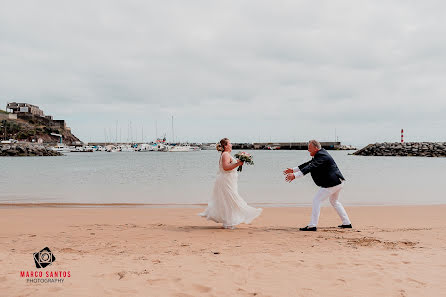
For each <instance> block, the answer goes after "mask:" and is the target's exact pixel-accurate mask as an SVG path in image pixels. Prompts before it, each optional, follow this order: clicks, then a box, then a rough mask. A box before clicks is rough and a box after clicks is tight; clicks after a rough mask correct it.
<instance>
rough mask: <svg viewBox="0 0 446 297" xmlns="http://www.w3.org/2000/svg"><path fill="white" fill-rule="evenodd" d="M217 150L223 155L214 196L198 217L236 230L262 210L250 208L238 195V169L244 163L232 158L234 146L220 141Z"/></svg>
mask: <svg viewBox="0 0 446 297" xmlns="http://www.w3.org/2000/svg"><path fill="white" fill-rule="evenodd" d="M217 150H218V151H221V152H222V153H221V156H220V160H219V166H218V167H219V170H218V174H217V180H216V181H215V185H214V191H213V195H212V197H211V198H210V199H209V202H208V207H207V208H206V210H205V211H204V212H202V213H199V214H198V215H200V216H202V217H205V218H207V219H208V220H212V221H214V222H216V223H222V224H223V228H225V229H234V228H235V226H236V225H238V224H241V223H246V224H249V223H251V222H252V221H253V220H254V219H255V218H257V217H258V216H259V215H260V214H261V213H262V209H261V208H254V207H251V206H249V205H248V204H246V202H245V200H243V198H242V197H240V195H239V193H238V185H237V178H238V173H237V170H236V168H237V167H239V166H241V165H243V162H242V161H238V160H237V159H235V158H234V157H232V156H231V154H230V153H231V151H232V144H231V142H230V141H229V139H227V138H223V139H222V140H220V143H219V144H217Z"/></svg>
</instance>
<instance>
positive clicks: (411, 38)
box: [0, 1, 446, 144]
mask: <svg viewBox="0 0 446 297" xmlns="http://www.w3.org/2000/svg"><path fill="white" fill-rule="evenodd" d="M444 6H445V4H444V3H442V2H423V3H421V2H420V3H407V2H402V1H392V2H389V3H386V4H385V5H384V4H383V3H379V2H376V1H361V2H356V1H336V2H333V1H317V2H307V1H282V2H280V3H274V4H273V3H272V2H269V1H224V2H216V1H215V2H211V1H188V2H187V3H186V2H184V1H176V2H162V3H160V2H155V1H145V2H143V1H125V2H121V1H99V2H91V1H76V2H68V1H66V2H65V1H39V2H31V1H30V2H27V3H26V5H24V4H23V3H21V2H10V3H7V4H5V5H3V9H2V10H1V11H0V66H1V69H2V71H1V72H0V104H2V105H5V104H6V101H9V100H17V101H26V102H30V103H33V104H36V105H39V106H41V107H42V108H43V109H44V110H45V111H46V112H47V113H52V114H53V115H54V116H55V117H57V118H62V117H64V118H67V119H68V120H69V125H70V126H71V127H72V129H73V131H74V132H75V134H77V135H78V136H79V137H80V138H82V139H84V140H89V139H91V138H92V139H103V137H104V133H103V131H104V128H106V129H109V128H110V126H111V127H115V122H116V120H119V121H120V122H121V123H124V124H123V125H124V126H125V125H127V124H126V123H128V122H129V121H130V120H132V121H135V122H138V123H144V124H141V125H146V128H145V130H147V131H153V130H154V129H153V125H154V124H153V122H154V121H155V120H159V122H165V123H168V121H169V118H170V116H171V115H175V117H176V119H177V121H178V125H181V126H180V127H181V128H179V131H181V132H179V135H183V137H184V138H188V139H193V140H198V141H199V140H201V139H203V140H206V139H219V138H220V137H221V135H232V136H233V137H234V138H235V139H237V140H238V141H251V139H255V140H256V141H257V140H258V138H259V134H260V138H261V140H269V138H270V137H271V138H272V139H273V140H285V141H287V140H302V141H303V140H306V139H307V138H320V139H321V140H324V139H325V140H332V139H333V138H334V129H335V128H336V129H337V131H338V134H339V135H341V140H342V141H345V142H348V143H354V144H365V143H368V142H374V141H391V140H397V139H398V133H399V129H400V128H401V127H404V128H405V129H406V130H407V131H408V132H409V131H410V132H409V134H408V135H411V137H412V139H414V140H444V139H445V135H444V132H443V130H444V129H443V128H442V127H444V126H445V125H446V121H445V120H444V118H445V115H446V101H445V100H444V98H445V95H446V91H445V89H444V87H443V84H444V83H443V81H444V78H443V77H444V74H443V71H444V70H443V68H444V65H445V62H446V54H445V53H446V51H445V50H446V40H445V39H444V38H443V36H444V35H445V28H446V24H445V22H446V21H445V20H444V17H443V15H442V12H443V11H444V8H445V7H444ZM2 102H3V103H2ZM86 123H88V124H86ZM240 125H242V126H243V129H240ZM164 126H166V127H165V128H164V130H168V125H167V124H165V125H164ZM125 127H126V126H125ZM124 130H127V129H126V128H125V129H124ZM152 134H153V133H152ZM149 136H150V137H151V136H154V135H149V134H148V135H147V137H149Z"/></svg>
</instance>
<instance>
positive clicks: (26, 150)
mask: <svg viewBox="0 0 446 297" xmlns="http://www.w3.org/2000/svg"><path fill="white" fill-rule="evenodd" d="M0 156H10V157H14V156H62V154H61V153H59V152H56V151H53V150H52V149H49V148H46V147H45V146H43V145H36V144H28V143H25V144H23V143H14V144H0Z"/></svg>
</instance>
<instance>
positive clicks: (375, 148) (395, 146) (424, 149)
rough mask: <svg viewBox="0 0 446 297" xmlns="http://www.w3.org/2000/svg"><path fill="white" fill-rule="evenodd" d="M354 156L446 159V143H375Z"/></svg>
mask: <svg viewBox="0 0 446 297" xmlns="http://www.w3.org/2000/svg"><path fill="white" fill-rule="evenodd" d="M353 155H360V156H404V157H406V156H408V157H446V142H405V143H399V142H393V143H389V142H384V143H374V144H369V145H368V146H366V147H364V148H362V149H360V150H358V151H356V152H354V153H353Z"/></svg>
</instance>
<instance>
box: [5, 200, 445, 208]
mask: <svg viewBox="0 0 446 297" xmlns="http://www.w3.org/2000/svg"><path fill="white" fill-rule="evenodd" d="M248 204H249V205H251V206H254V207H265V208H311V203H307V204H301V203H300V204H297V203H248ZM343 205H344V207H348V208H356V207H419V206H421V207H423V206H446V203H431V204H417V203H413V204H410V203H407V204H346V203H343ZM206 206H207V203H192V204H184V203H166V204H164V203H72V202H36V203H32V202H29V203H28V202H25V203H1V202H0V209H8V208H167V209H172V208H174V209H182V208H186V209H188V208H203V207H206ZM322 207H331V206H330V204H329V203H328V202H327V203H324V204H323V205H322Z"/></svg>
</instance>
